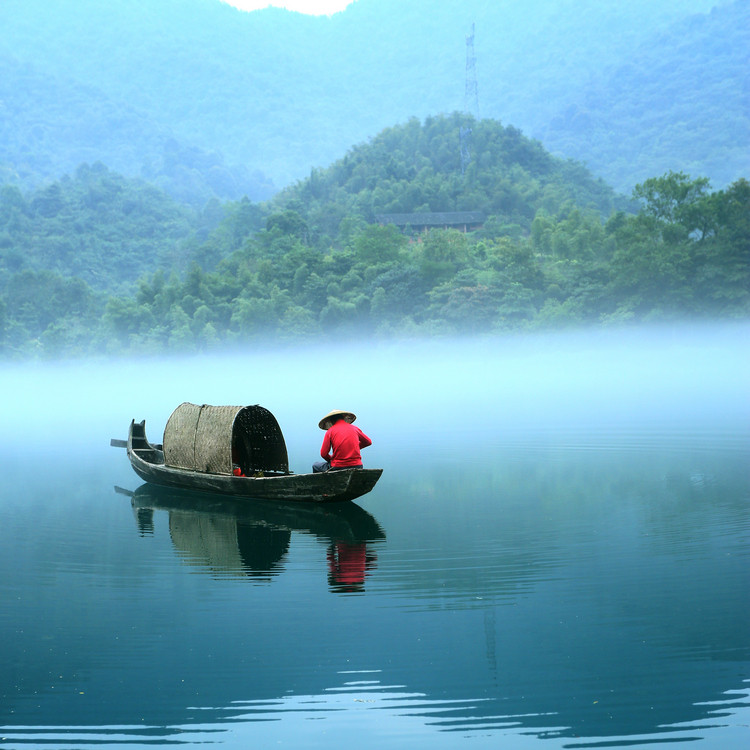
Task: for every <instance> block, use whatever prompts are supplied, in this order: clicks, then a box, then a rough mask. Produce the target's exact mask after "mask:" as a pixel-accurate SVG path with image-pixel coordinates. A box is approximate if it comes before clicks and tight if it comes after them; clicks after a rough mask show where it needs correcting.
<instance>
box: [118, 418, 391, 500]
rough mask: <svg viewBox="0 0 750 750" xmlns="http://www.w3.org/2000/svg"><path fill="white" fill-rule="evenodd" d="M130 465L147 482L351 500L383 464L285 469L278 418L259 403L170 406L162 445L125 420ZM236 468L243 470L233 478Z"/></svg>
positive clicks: (265, 496) (261, 496)
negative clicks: (319, 470) (324, 469)
mask: <svg viewBox="0 0 750 750" xmlns="http://www.w3.org/2000/svg"><path fill="white" fill-rule="evenodd" d="M111 445H113V446H115V447H124V448H126V449H127V454H128V458H129V459H130V464H131V466H132V467H133V470H134V471H135V473H136V474H138V476H139V477H140V478H141V479H143V480H144V481H146V482H151V483H152V484H157V485H161V486H162V487H174V488H178V489H186V490H197V491H200V492H211V493H214V494H218V495H225V496H229V497H235V498H243V497H244V498H252V499H255V500H272V501H279V502H290V501H291V502H313V503H335V502H343V501H346V500H354V499H355V498H357V497H361V496H362V495H365V494H367V493H368V492H370V491H371V490H372V488H373V487H374V486H375V485H376V483H377V481H378V479H380V475H381V474H382V473H383V470H382V469H344V470H339V471H328V472H323V473H315V474H294V473H292V472H290V471H289V462H288V458H287V451H286V443H285V442H284V436H283V434H282V432H281V429H280V427H279V425H278V422H277V421H276V418H275V417H274V416H273V414H271V412H270V411H268V409H265V408H264V407H262V406H259V405H257V404H256V405H254V406H209V405H207V404H203V405H201V406H199V405H197V404H190V403H184V404H180V406H178V407H177V409H175V410H174V412H173V413H172V416H171V417H170V418H169V421H168V422H167V426H166V427H165V429H164V441H163V443H162V444H152V443H150V442H149V441H148V438H147V437H146V422H145V420H144V421H142V422H136V421H135V420H133V421H132V422H131V423H130V429H129V431H128V439H127V441H125V440H112V441H111ZM237 469H239V470H240V471H241V473H242V476H235V474H234V472H235V470H237Z"/></svg>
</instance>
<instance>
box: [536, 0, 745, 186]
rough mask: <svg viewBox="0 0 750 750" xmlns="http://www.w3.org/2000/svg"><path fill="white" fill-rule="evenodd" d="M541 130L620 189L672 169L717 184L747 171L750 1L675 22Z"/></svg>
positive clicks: (593, 81)
mask: <svg viewBox="0 0 750 750" xmlns="http://www.w3.org/2000/svg"><path fill="white" fill-rule="evenodd" d="M535 134H536V136H537V137H539V138H541V140H542V141H543V142H544V144H545V145H546V146H547V147H548V148H549V149H550V150H551V151H552V152H553V153H557V154H560V155H565V156H566V157H572V158H574V159H580V160H582V161H585V162H586V163H587V164H588V166H589V168H590V169H591V170H592V171H593V172H595V173H596V174H602V175H604V176H605V178H606V179H607V181H608V182H609V183H610V184H612V185H615V186H616V187H619V188H620V189H626V188H629V187H630V186H632V184H633V183H634V182H642V181H643V180H646V179H648V178H649V177H651V176H653V175H654V174H662V173H663V172H666V171H667V170H670V169H671V170H673V171H684V172H686V173H688V174H693V175H709V176H710V178H711V181H712V182H713V183H714V184H715V185H716V186H723V185H726V184H728V183H730V182H732V181H734V180H736V179H737V178H739V177H741V176H743V175H747V174H749V173H750V148H748V146H749V144H750V2H747V0H737V1H736V2H733V3H731V4H730V5H726V6H723V7H719V8H714V9H713V10H712V11H711V13H709V14H708V15H693V16H690V17H689V18H686V19H684V20H682V21H679V22H677V23H674V24H672V25H671V26H669V27H668V28H667V29H666V30H665V31H664V32H662V33H660V34H656V35H655V36H654V38H653V39H651V40H649V41H647V42H645V43H643V44H641V45H640V46H639V47H638V48H637V49H635V50H634V51H633V53H632V54H631V55H630V57H629V59H628V60H627V61H626V62H625V63H622V64H618V65H610V66H607V67H606V68H604V69H603V70H601V71H599V72H596V73H595V74H594V75H592V76H591V78H590V80H589V81H588V82H587V83H586V84H585V85H584V86H583V87H582V88H581V90H580V92H578V93H577V95H576V96H574V97H573V98H572V99H571V101H570V103H569V104H567V105H566V106H565V107H564V108H562V109H561V110H560V111H559V112H558V114H557V115H555V116H554V117H553V118H552V119H551V120H550V122H549V123H548V124H547V125H546V126H545V127H542V128H539V129H538V131H537V132H536V133H535Z"/></svg>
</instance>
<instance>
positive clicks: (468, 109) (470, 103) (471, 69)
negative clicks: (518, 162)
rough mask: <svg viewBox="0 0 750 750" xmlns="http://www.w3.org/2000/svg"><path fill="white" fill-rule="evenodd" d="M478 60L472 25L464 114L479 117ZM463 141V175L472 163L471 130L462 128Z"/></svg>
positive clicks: (467, 40) (468, 37)
mask: <svg viewBox="0 0 750 750" xmlns="http://www.w3.org/2000/svg"><path fill="white" fill-rule="evenodd" d="M476 63H477V59H476V57H475V56H474V24H471V34H470V35H469V36H467V37H466V88H465V89H464V112H465V113H466V114H467V115H468V114H475V115H476V116H477V117H479V89H478V87H477V68H476ZM459 133H460V140H461V174H462V175H463V174H465V173H466V167H468V166H469V162H470V161H471V128H469V127H466V128H465V127H463V126H461V128H460V131H459Z"/></svg>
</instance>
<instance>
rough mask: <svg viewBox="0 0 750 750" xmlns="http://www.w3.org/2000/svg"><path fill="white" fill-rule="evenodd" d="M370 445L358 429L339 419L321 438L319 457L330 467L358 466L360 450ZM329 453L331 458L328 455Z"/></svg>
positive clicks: (359, 463)
mask: <svg viewBox="0 0 750 750" xmlns="http://www.w3.org/2000/svg"><path fill="white" fill-rule="evenodd" d="M368 445H372V440H370V438H368V437H367V435H365V433H364V432H362V430H360V429H359V427H355V426H354V425H353V424H349V422H347V421H346V420H345V419H339V421H338V422H336V424H335V425H333V427H331V428H330V429H329V430H328V432H326V436H325V437H324V438H323V445H322V447H321V449H320V455H321V457H322V458H324V459H325V460H326V461H328V462H330V464H331V466H360V465H361V464H362V455H361V453H360V452H359V451H360V449H361V448H367V446H368ZM331 451H332V452H333V456H331V455H330V453H331Z"/></svg>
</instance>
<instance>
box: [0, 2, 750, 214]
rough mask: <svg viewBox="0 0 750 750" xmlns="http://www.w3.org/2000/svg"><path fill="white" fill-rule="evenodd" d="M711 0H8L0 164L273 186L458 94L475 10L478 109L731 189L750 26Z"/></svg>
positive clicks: (610, 172)
mask: <svg viewBox="0 0 750 750" xmlns="http://www.w3.org/2000/svg"><path fill="white" fill-rule="evenodd" d="M713 5H714V0H682V2H680V3H673V2H670V1H669V0H633V1H632V2H629V3H619V2H614V1H612V2H595V1H594V0H583V1H581V0H576V1H575V2H574V1H573V0H554V1H553V0H529V2H527V3H524V4H518V3H515V2H511V1H510V0H501V1H500V2H489V1H488V0H447V1H446V2H441V3H434V2H429V1H428V0H399V1H398V2H396V0H357V1H356V2H355V3H353V4H352V5H350V6H349V7H348V8H347V9H346V10H345V11H344V12H341V13H337V14H335V15H334V16H332V17H331V18H326V17H322V18H314V17H309V16H303V15H300V14H296V13H289V12H287V11H283V10H279V9H273V8H269V9H266V10H263V11H256V12H253V13H245V12H241V11H238V10H236V9H234V8H232V7H230V6H228V5H226V4H224V3H221V2H220V1H219V0H107V2H104V1H103V0H4V2H3V3H2V4H0V27H2V29H3V34H2V36H1V38H0V89H1V91H0V98H2V102H3V107H4V108H3V110H2V112H3V118H2V119H0V128H2V136H3V137H2V140H0V143H1V144H2V145H0V179H4V180H6V181H11V182H12V181H15V182H16V183H17V184H21V185H26V186H32V185H33V184H35V179H36V183H38V182H39V179H38V178H40V177H41V178H59V177H60V176H61V174H62V173H63V172H72V171H73V170H74V169H75V168H76V167H77V166H78V164H79V163H80V162H81V161H87V162H89V163H92V162H93V161H96V160H101V161H102V162H103V163H105V164H107V165H108V166H109V167H110V168H112V169H116V170H118V171H120V172H122V173H124V174H126V175H128V176H141V177H144V178H146V179H149V180H153V181H155V182H156V183H157V184H159V185H160V186H162V187H164V188H166V189H167V190H169V191H170V192H171V193H172V194H173V195H175V196H176V197H178V198H179V199H181V200H189V201H191V202H193V203H194V204H195V205H201V201H205V200H206V199H207V197H209V196H210V195H217V196H219V197H225V198H239V197H240V196H241V195H242V194H247V195H248V196H249V197H250V198H251V199H253V200H260V199H264V198H267V197H269V196H270V194H271V192H272V191H273V185H274V184H275V185H276V186H279V187H282V186H284V185H287V184H289V183H290V182H291V181H293V180H294V179H300V178H303V177H305V176H306V175H308V174H309V170H310V168H311V167H313V166H315V167H317V166H319V165H325V164H330V163H331V162H333V161H334V160H336V159H339V158H341V157H342V155H343V151H344V148H345V145H346V144H351V143H358V142H362V141H364V140H366V139H367V138H370V137H372V136H373V135H374V134H375V133H377V132H378V131H380V130H382V129H383V128H384V127H388V126H390V125H391V124H392V123H394V122H404V121H406V120H408V118H409V117H412V116H417V117H420V118H424V117H427V116H429V115H436V114H438V113H440V112H450V111H453V110H456V109H462V108H463V105H464V101H463V96H464V66H465V54H466V46H465V43H464V35H465V34H467V33H469V31H470V28H471V24H472V23H475V24H476V56H477V65H476V71H477V78H478V84H479V100H480V108H481V115H482V117H488V118H493V119H496V120H501V121H503V122H504V123H506V124H512V125H513V126H515V127H516V128H519V129H520V130H522V131H523V132H524V133H526V134H527V135H532V136H535V137H540V138H541V139H542V142H543V143H545V145H547V147H548V148H550V149H552V150H553V151H554V152H555V153H556V154H558V155H561V156H563V157H565V158H567V157H574V158H577V159H582V160H587V161H588V162H589V163H590V164H591V166H592V167H593V168H594V171H595V173H596V174H597V175H598V176H602V177H604V178H605V180H606V181H607V182H608V183H609V184H612V185H614V186H615V187H616V188H617V189H619V190H624V191H626V192H629V191H630V189H631V188H632V187H633V185H634V184H635V182H637V181H639V180H642V179H645V177H647V176H648V175H651V174H654V173H658V172H661V171H666V170H673V171H679V170H683V171H686V172H687V171H689V172H691V173H695V174H705V175H707V176H709V177H710V178H711V179H712V181H713V182H714V184H716V185H717V186H719V187H721V186H724V185H726V184H729V183H730V182H732V181H733V180H735V179H737V178H738V177H739V176H741V175H742V174H744V172H745V165H746V164H747V163H748V145H747V144H748V143H750V128H749V125H748V123H749V122H750V115H749V113H748V104H747V95H746V94H747V88H748V76H749V75H750V74H749V73H748V70H749V67H748V65H747V49H748V46H749V45H748V39H747V34H748V31H747V29H748V27H749V26H750V24H748V23H747V12H748V0H735V2H732V3H720V4H719V5H718V7H717V8H716V9H715V10H714V11H712V12H710V11H711V9H712V7H713ZM709 12H710V13H709ZM113 50H115V51H116V53H114V54H113ZM476 114H477V113H475V115H476ZM651 165H656V168H650V167H651Z"/></svg>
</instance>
